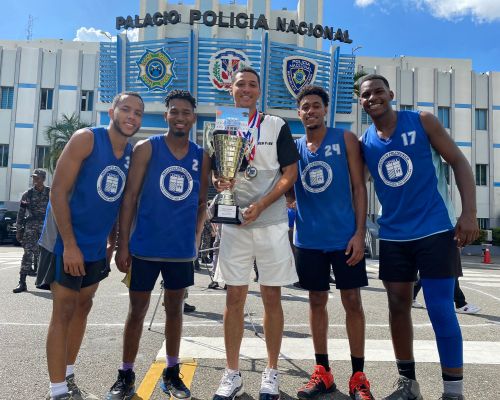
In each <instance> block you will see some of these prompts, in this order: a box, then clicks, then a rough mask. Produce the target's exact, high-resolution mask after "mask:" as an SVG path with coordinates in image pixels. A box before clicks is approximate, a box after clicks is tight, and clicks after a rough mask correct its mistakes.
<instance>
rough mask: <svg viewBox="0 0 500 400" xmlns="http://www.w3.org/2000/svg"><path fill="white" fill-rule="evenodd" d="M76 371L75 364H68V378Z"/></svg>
mask: <svg viewBox="0 0 500 400" xmlns="http://www.w3.org/2000/svg"><path fill="white" fill-rule="evenodd" d="M74 373H75V366H74V365H66V378H67V377H68V376H70V375H71V374H74Z"/></svg>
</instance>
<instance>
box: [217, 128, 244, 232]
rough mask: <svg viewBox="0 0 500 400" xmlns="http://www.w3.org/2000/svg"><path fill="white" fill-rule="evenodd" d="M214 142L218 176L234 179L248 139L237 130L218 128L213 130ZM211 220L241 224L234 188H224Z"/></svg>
mask: <svg viewBox="0 0 500 400" xmlns="http://www.w3.org/2000/svg"><path fill="white" fill-rule="evenodd" d="M212 144H213V149H214V154H215V167H216V170H217V174H218V176H219V177H220V178H223V179H225V180H231V179H234V178H235V177H236V174H237V173H238V171H239V169H240V166H241V163H242V161H243V157H244V156H245V151H246V147H247V140H246V139H245V138H244V137H241V136H239V135H237V134H236V132H235V131H231V130H225V131H220V130H217V131H215V132H213V140H212ZM211 222H214V223H223V224H238V225H239V224H241V221H240V219H239V206H238V205H237V204H236V201H235V198H234V193H233V190H232V189H226V190H223V191H222V192H221V193H220V194H219V195H218V198H217V200H216V201H215V208H214V216H213V218H212V219H211Z"/></svg>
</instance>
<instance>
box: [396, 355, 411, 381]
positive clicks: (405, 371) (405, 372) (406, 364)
mask: <svg viewBox="0 0 500 400" xmlns="http://www.w3.org/2000/svg"><path fill="white" fill-rule="evenodd" d="M396 365H397V366H398V372H399V375H401V376H404V377H406V378H408V379H412V380H416V378H415V361H408V360H406V361H402V360H396Z"/></svg>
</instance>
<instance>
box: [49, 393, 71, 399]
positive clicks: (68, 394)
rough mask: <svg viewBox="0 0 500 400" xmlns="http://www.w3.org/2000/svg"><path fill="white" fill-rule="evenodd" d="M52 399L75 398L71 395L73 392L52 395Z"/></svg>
mask: <svg viewBox="0 0 500 400" xmlns="http://www.w3.org/2000/svg"><path fill="white" fill-rule="evenodd" d="M50 400H74V397H73V396H71V393H65V394H59V395H57V396H52V397H51V398H50Z"/></svg>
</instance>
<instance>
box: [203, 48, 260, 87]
mask: <svg viewBox="0 0 500 400" xmlns="http://www.w3.org/2000/svg"><path fill="white" fill-rule="evenodd" d="M243 65H245V66H251V65H252V63H251V62H250V59H249V58H248V56H247V55H246V54H245V53H243V52H242V51H241V50H236V49H222V50H219V51H218V52H217V53H215V54H214V55H213V56H212V57H210V64H209V66H208V71H209V73H210V82H211V83H212V85H213V86H214V87H215V88H216V89H217V90H220V91H226V92H229V90H230V89H231V78H232V76H233V75H234V74H235V73H236V72H237V71H238V69H239V68H240V67H242V66H243Z"/></svg>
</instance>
